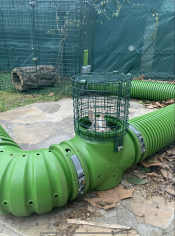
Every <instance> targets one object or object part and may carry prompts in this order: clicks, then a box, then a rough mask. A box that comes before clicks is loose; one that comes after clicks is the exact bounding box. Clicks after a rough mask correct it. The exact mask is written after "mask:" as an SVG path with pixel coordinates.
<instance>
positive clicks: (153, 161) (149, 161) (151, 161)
mask: <svg viewBox="0 0 175 236" xmlns="http://www.w3.org/2000/svg"><path fill="white" fill-rule="evenodd" d="M147 162H148V163H156V161H155V160H151V159H150V160H147Z"/></svg>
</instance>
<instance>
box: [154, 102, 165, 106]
mask: <svg viewBox="0 0 175 236" xmlns="http://www.w3.org/2000/svg"><path fill="white" fill-rule="evenodd" d="M156 105H157V106H159V107H164V105H162V104H160V103H159V102H156Z"/></svg>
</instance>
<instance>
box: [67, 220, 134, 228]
mask: <svg viewBox="0 0 175 236" xmlns="http://www.w3.org/2000/svg"><path fill="white" fill-rule="evenodd" d="M67 223H68V224H80V225H94V226H97V227H103V228H112V229H125V230H128V229H131V227H128V226H124V225H116V224H106V223H101V222H90V221H85V220H77V219H67Z"/></svg>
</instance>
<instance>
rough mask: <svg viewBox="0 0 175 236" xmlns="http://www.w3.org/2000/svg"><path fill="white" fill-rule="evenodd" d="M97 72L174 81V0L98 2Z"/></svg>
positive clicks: (95, 1)
mask: <svg viewBox="0 0 175 236" xmlns="http://www.w3.org/2000/svg"><path fill="white" fill-rule="evenodd" d="M94 6H95V9H96V11H97V12H98V16H97V25H96V34H95V71H96V72H97V71H113V70H119V71H120V72H123V73H128V72H130V73H132V74H133V75H134V76H139V75H141V74H144V75H146V78H151V79H164V80H167V79H174V76H175V73H174V68H175V66H174V65H175V57H174V49H175V38H174V32H175V27H174V26H175V2H174V0H172V1H171V0H165V1H161V0H155V1H152V0H147V1H145V0H132V1H130V0H122V1H120V0H114V1H108V0H106V1H102V0H94Z"/></svg>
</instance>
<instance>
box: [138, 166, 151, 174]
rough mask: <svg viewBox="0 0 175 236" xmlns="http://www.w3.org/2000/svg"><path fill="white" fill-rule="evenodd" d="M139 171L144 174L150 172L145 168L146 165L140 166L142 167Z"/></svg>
mask: <svg viewBox="0 0 175 236" xmlns="http://www.w3.org/2000/svg"><path fill="white" fill-rule="evenodd" d="M140 171H141V172H142V173H143V174H144V175H145V174H146V173H148V172H150V169H149V168H147V167H144V166H142V167H141V168H140Z"/></svg>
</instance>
